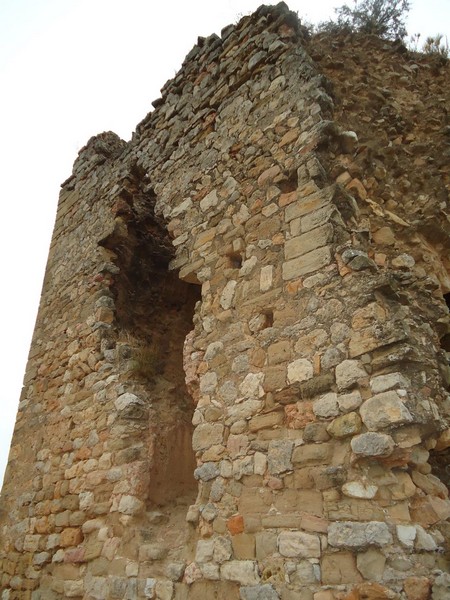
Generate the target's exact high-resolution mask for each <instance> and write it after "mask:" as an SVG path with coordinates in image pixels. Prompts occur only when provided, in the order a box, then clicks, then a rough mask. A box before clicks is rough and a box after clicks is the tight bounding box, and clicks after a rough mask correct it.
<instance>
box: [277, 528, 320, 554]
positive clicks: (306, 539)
mask: <svg viewBox="0 0 450 600" xmlns="http://www.w3.org/2000/svg"><path fill="white" fill-rule="evenodd" d="M278 550H279V552H280V554H281V555H282V556H286V557H288V558H293V557H297V558H299V557H301V558H319V557H320V539H319V536H318V535H312V534H309V533H303V532H301V531H283V532H282V533H280V535H279V536H278Z"/></svg>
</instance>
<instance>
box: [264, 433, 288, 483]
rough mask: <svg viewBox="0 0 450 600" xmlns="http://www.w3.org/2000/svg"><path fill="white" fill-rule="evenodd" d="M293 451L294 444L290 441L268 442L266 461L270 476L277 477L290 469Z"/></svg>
mask: <svg viewBox="0 0 450 600" xmlns="http://www.w3.org/2000/svg"><path fill="white" fill-rule="evenodd" d="M293 449H294V442H291V441H290V440H273V441H271V442H270V444H269V452H268V455H267V461H268V467H269V473H271V475H278V474H280V473H285V472H286V471H290V470H291V469H292V451H293Z"/></svg>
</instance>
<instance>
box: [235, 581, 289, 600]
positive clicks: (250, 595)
mask: <svg viewBox="0 0 450 600" xmlns="http://www.w3.org/2000/svg"><path fill="white" fill-rule="evenodd" d="M240 596H241V600H279V598H280V597H279V595H278V594H277V592H276V591H275V590H274V589H273V587H272V586H271V585H270V584H269V583H264V584H262V585H252V586H244V587H241V589H240Z"/></svg>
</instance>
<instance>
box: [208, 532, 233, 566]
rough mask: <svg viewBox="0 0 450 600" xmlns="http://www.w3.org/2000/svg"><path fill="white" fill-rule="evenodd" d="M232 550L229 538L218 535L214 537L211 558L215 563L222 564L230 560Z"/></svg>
mask: <svg viewBox="0 0 450 600" xmlns="http://www.w3.org/2000/svg"><path fill="white" fill-rule="evenodd" d="M232 553H233V550H232V545H231V540H230V539H229V538H227V537H224V536H219V537H217V538H215V539H214V553H213V558H214V561H215V562H216V563H219V564H222V563H223V562H225V561H226V560H230V558H231V556H232Z"/></svg>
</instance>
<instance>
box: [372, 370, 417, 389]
mask: <svg viewBox="0 0 450 600" xmlns="http://www.w3.org/2000/svg"><path fill="white" fill-rule="evenodd" d="M410 385H411V382H410V380H409V379H408V378H407V377H405V376H404V375H403V374H402V373H398V372H395V373H386V374H384V375H377V376H376V377H372V379H371V380H370V389H371V390H372V393H374V394H381V392H387V391H388V390H392V389H394V388H409V387H410Z"/></svg>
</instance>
